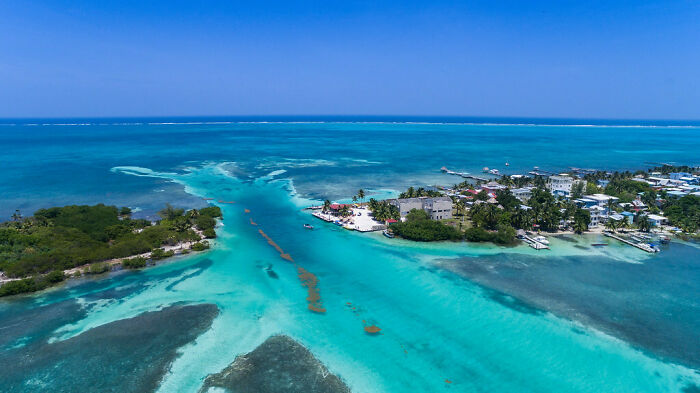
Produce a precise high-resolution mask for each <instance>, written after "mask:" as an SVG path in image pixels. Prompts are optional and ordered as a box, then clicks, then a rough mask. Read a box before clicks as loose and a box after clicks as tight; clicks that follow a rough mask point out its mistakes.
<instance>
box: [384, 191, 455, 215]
mask: <svg viewBox="0 0 700 393" xmlns="http://www.w3.org/2000/svg"><path fill="white" fill-rule="evenodd" d="M389 203H390V204H392V205H394V206H396V207H397V208H398V209H399V214H400V215H401V218H404V217H406V215H407V214H408V213H409V212H410V211H411V210H413V209H418V210H423V211H425V212H426V213H428V215H429V216H430V218H431V219H433V220H443V219H446V218H452V199H451V198H450V197H446V196H443V197H421V198H399V199H390V200H389Z"/></svg>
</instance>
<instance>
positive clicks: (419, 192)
mask: <svg viewBox="0 0 700 393" xmlns="http://www.w3.org/2000/svg"><path fill="white" fill-rule="evenodd" d="M439 196H442V193H441V192H440V191H434V190H426V189H424V188H423V187H418V188H417V189H414V188H413V187H408V190H406V192H402V193H401V194H400V195H399V198H420V197H439Z"/></svg>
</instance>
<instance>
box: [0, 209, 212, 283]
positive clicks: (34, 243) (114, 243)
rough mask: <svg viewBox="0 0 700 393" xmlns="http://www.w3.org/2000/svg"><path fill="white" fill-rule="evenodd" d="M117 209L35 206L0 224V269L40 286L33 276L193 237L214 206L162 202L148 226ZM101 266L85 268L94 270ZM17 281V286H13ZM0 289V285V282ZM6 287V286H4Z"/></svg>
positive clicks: (208, 224)
mask: <svg viewBox="0 0 700 393" xmlns="http://www.w3.org/2000/svg"><path fill="white" fill-rule="evenodd" d="M125 213H130V210H126V209H123V208H122V209H117V208H116V207H114V206H105V205H102V204H99V205H95V206H65V207H54V208H50V209H41V210H38V211H37V212H36V213H34V216H33V217H29V218H24V219H20V220H17V221H13V222H7V223H2V224H0V270H1V271H3V272H4V273H5V274H6V275H7V276H8V277H27V276H35V277H34V278H32V279H30V280H31V281H32V282H33V283H34V284H31V285H30V283H29V281H27V282H25V283H24V284H21V285H24V286H25V287H31V286H32V285H33V286H34V287H37V288H39V287H41V285H42V284H41V283H42V282H43V281H42V280H40V279H38V278H37V277H38V275H41V274H45V273H47V272H51V271H54V270H56V271H63V270H66V269H70V268H73V267H76V266H81V265H84V264H88V263H94V262H100V261H106V260H109V259H113V258H124V257H128V256H132V255H138V254H142V253H146V252H149V251H151V250H153V249H154V248H156V249H157V248H159V247H161V246H163V245H174V244H177V243H178V242H183V241H199V240H201V236H200V235H199V234H197V232H196V231H195V228H197V229H202V228H203V229H204V230H207V233H208V234H209V235H210V234H211V232H210V231H209V230H213V227H214V225H215V224H216V221H215V220H214V218H215V217H220V216H221V210H220V209H219V208H218V207H208V208H205V209H201V210H199V211H198V210H190V211H188V212H186V213H185V211H184V209H176V208H173V207H172V206H170V205H168V206H166V208H165V209H163V210H162V211H160V212H159V215H160V216H161V217H162V218H163V219H162V220H161V221H160V222H158V223H155V224H151V223H150V222H149V221H147V220H134V219H131V218H130V217H129V216H128V215H125ZM101 271H104V270H102V267H100V266H97V267H94V270H93V267H91V268H90V270H88V272H87V273H90V274H97V273H99V272H101ZM16 285H20V284H16ZM3 287H4V286H3ZM8 291H9V290H8Z"/></svg>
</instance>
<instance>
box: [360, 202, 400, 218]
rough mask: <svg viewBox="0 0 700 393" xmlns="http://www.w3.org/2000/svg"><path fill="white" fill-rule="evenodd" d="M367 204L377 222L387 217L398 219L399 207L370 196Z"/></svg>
mask: <svg viewBox="0 0 700 393" xmlns="http://www.w3.org/2000/svg"><path fill="white" fill-rule="evenodd" d="M367 205H368V206H367V207H368V208H369V210H370V211H371V212H372V216H373V217H374V219H375V220H377V221H379V222H384V221H386V220H389V219H394V220H398V219H400V218H401V217H400V215H399V208H398V207H396V206H394V205H392V204H390V203H389V202H387V201H379V202H377V201H376V200H375V199H374V198H370V200H369V203H368V204H367Z"/></svg>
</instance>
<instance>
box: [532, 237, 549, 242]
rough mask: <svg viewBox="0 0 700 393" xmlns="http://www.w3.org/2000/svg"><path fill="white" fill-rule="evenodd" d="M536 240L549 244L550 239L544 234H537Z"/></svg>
mask: <svg viewBox="0 0 700 393" xmlns="http://www.w3.org/2000/svg"><path fill="white" fill-rule="evenodd" d="M535 241H536V242H538V243H542V244H549V240H547V238H546V237H544V236H536V237H535Z"/></svg>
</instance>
